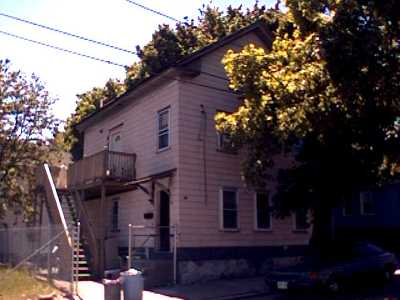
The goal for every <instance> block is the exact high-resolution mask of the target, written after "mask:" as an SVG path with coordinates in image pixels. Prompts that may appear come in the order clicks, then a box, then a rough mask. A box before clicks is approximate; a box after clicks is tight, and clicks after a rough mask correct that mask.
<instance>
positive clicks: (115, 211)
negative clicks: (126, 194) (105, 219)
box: [111, 201, 119, 230]
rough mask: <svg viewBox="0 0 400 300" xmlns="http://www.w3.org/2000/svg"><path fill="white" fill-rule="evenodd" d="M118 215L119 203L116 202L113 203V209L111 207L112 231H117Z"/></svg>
mask: <svg viewBox="0 0 400 300" xmlns="http://www.w3.org/2000/svg"><path fill="white" fill-rule="evenodd" d="M118 214H119V203H118V201H115V202H113V207H112V219H111V228H112V230H118Z"/></svg>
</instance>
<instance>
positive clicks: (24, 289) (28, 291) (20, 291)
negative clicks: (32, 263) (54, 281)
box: [0, 268, 56, 300]
mask: <svg viewBox="0 0 400 300" xmlns="http://www.w3.org/2000/svg"><path fill="white" fill-rule="evenodd" d="M6 271H7V269H5V268H0V300H20V299H37V296H38V295H46V294H50V293H52V292H55V291H56V290H55V288H53V287H52V286H51V285H50V284H49V283H47V282H44V281H41V280H38V279H35V278H34V277H33V275H31V274H29V272H28V271H26V270H17V271H13V272H11V273H9V274H6Z"/></svg>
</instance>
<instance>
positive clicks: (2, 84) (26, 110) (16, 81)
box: [0, 60, 59, 218]
mask: <svg viewBox="0 0 400 300" xmlns="http://www.w3.org/2000/svg"><path fill="white" fill-rule="evenodd" d="M54 102H55V100H54V99H52V98H51V97H49V95H48V93H47V91H46V90H45V88H44V86H43V85H42V84H41V82H40V81H39V79H38V78H37V77H36V76H35V75H32V76H31V77H30V78H27V77H26V76H25V75H23V74H22V73H21V72H19V71H12V70H11V69H10V63H9V61H8V60H0V218H2V217H4V215H5V213H6V212H8V211H11V212H17V213H18V212H19V213H24V215H25V217H26V218H29V217H30V216H32V214H33V212H34V210H33V208H34V207H33V200H34V188H35V176H34V175H35V169H36V166H38V165H39V164H40V163H43V162H44V161H46V160H47V158H48V155H49V153H50V152H51V151H49V149H50V147H49V144H48V141H49V138H51V136H52V134H53V133H55V132H56V131H57V128H58V125H59V124H58V121H57V120H56V119H55V117H54V116H53V114H52V113H51V107H52V105H53V103H54Z"/></svg>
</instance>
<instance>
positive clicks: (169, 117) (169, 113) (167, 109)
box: [156, 106, 171, 152]
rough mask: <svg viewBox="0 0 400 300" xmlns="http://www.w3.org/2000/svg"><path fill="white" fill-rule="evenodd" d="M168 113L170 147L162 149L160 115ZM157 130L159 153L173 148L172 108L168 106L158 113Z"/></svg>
mask: <svg viewBox="0 0 400 300" xmlns="http://www.w3.org/2000/svg"><path fill="white" fill-rule="evenodd" d="M166 111H167V113H168V127H167V128H168V146H166V147H163V148H160V115H161V114H162V113H164V112H166ZM156 122H157V123H156V130H157V135H156V136H157V141H156V145H157V152H162V151H165V150H168V149H169V148H171V107H170V106H167V107H165V108H163V109H161V110H159V111H158V112H157V120H156Z"/></svg>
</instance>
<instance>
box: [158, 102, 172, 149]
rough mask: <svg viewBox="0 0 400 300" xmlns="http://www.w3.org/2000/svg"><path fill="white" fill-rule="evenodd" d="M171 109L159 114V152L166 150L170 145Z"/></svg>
mask: <svg viewBox="0 0 400 300" xmlns="http://www.w3.org/2000/svg"><path fill="white" fill-rule="evenodd" d="M169 110H170V109H169V108H166V109H163V110H161V111H159V112H158V118H157V119H158V150H162V149H166V148H168V147H169V144H170V138H169V136H170V129H169Z"/></svg>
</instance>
